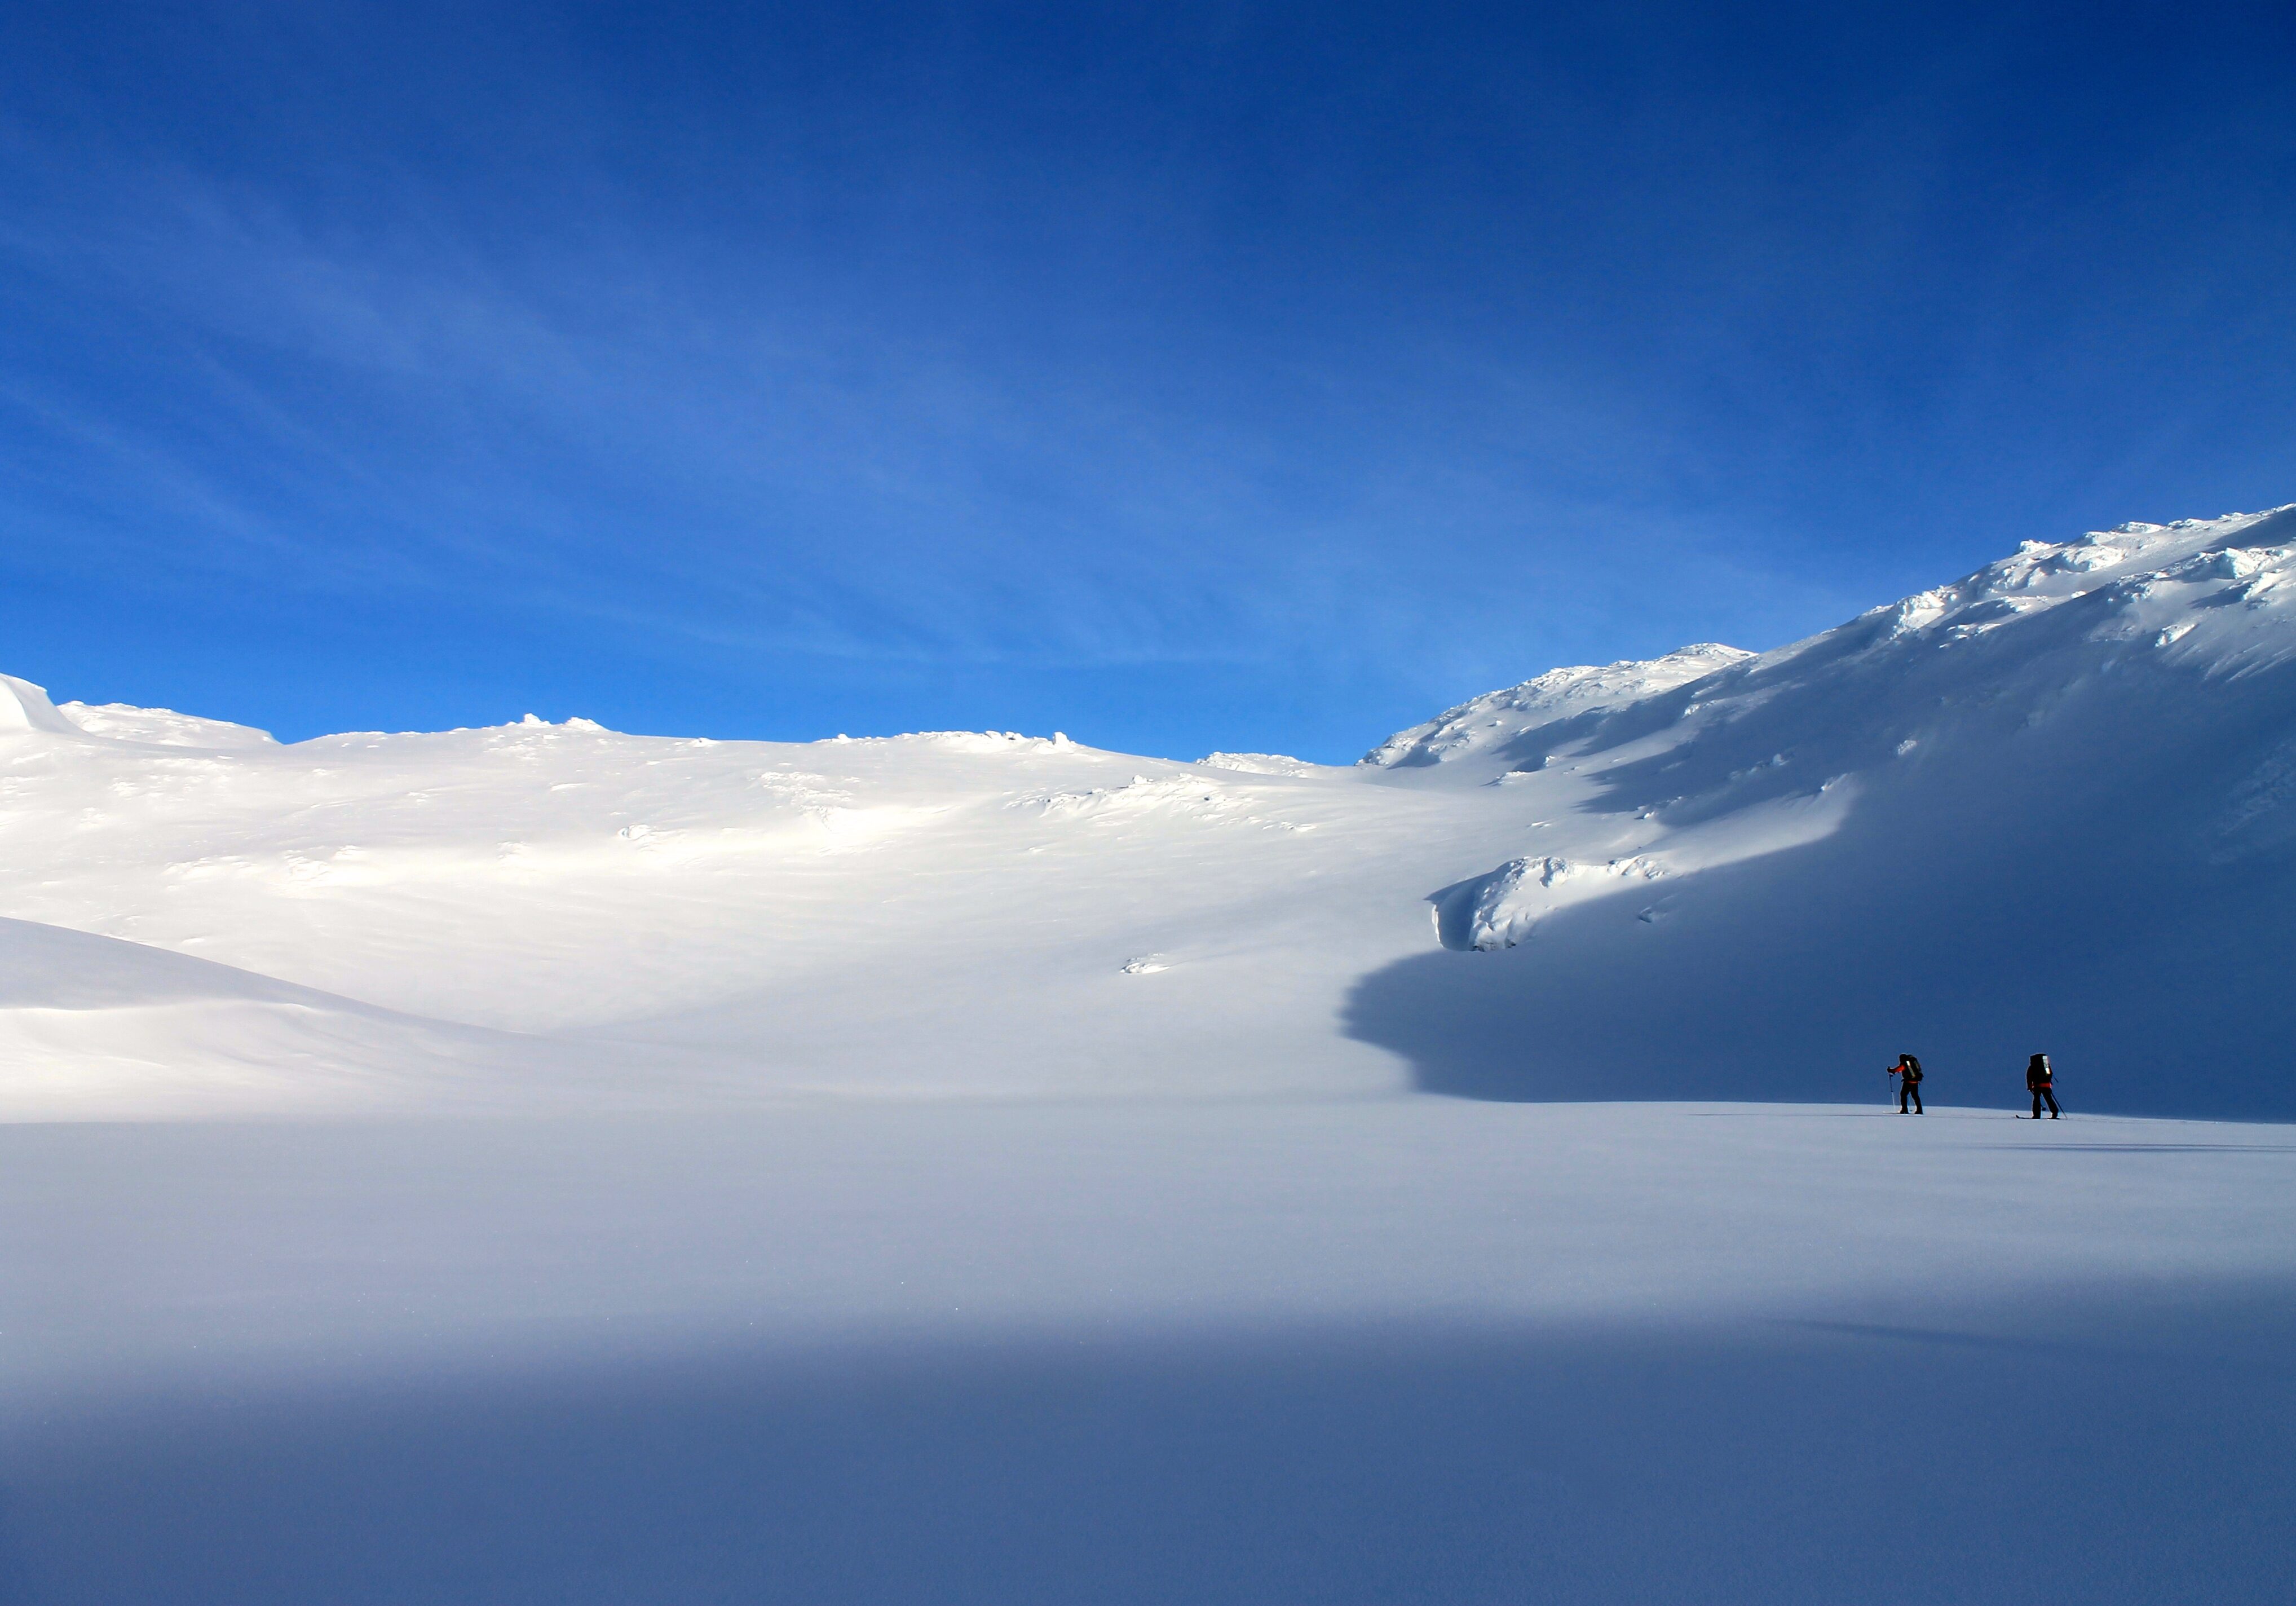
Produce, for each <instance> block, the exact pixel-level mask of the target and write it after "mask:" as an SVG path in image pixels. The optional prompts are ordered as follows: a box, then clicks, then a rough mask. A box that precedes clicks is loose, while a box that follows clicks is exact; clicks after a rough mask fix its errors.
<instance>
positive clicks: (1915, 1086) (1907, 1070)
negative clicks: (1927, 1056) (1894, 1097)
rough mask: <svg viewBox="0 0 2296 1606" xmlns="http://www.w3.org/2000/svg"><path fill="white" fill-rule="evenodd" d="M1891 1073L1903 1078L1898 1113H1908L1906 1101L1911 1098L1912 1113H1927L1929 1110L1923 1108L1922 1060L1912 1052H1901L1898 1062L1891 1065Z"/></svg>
mask: <svg viewBox="0 0 2296 1606" xmlns="http://www.w3.org/2000/svg"><path fill="white" fill-rule="evenodd" d="M1890 1075H1891V1076H1893V1077H1901V1078H1903V1079H1902V1080H1900V1081H1899V1082H1898V1114H1899V1115H1904V1114H1906V1113H1907V1110H1906V1101H1907V1099H1911V1100H1912V1101H1913V1102H1914V1108H1913V1111H1912V1113H1914V1114H1915V1115H1927V1114H1928V1113H1929V1111H1928V1110H1923V1108H1922V1062H1921V1061H1919V1060H1916V1059H1915V1058H1914V1056H1913V1055H1911V1054H1899V1055H1898V1062H1897V1063H1896V1064H1895V1065H1892V1066H1891V1067H1890Z"/></svg>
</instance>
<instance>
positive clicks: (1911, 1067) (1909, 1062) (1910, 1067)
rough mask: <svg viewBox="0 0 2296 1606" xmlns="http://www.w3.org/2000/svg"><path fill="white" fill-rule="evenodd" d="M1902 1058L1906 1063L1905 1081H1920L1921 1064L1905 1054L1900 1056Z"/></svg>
mask: <svg viewBox="0 0 2296 1606" xmlns="http://www.w3.org/2000/svg"><path fill="white" fill-rule="evenodd" d="M1902 1058H1903V1059H1904V1060H1905V1062H1906V1080H1907V1081H1908V1082H1918V1081H1920V1080H1921V1079H1922V1062H1921V1061H1919V1060H1916V1059H1915V1058H1914V1056H1913V1055H1911V1054H1906V1055H1904V1056H1902Z"/></svg>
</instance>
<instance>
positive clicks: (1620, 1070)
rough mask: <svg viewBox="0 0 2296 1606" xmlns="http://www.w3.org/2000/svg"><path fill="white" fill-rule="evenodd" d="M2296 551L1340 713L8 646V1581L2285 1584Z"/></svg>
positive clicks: (269, 1598)
mask: <svg viewBox="0 0 2296 1606" xmlns="http://www.w3.org/2000/svg"><path fill="white" fill-rule="evenodd" d="M2292 570H2296V509H2283V510H2279V511H2278V512H2272V513H2266V514H2255V515H2235V516H2230V517H2227V518H2225V519H2220V520H2209V521H2197V522H2191V521H2188V522H2185V523H2181V524H2176V525H2168V526H2154V525H2131V526H2128V527H2125V528H2124V529H2120V530H2116V531H2111V532H2104V533H2101V534H2097V535H2093V536H2089V537H2084V538H2083V539H2081V540H2079V541H2075V542H2071V543H2068V544H2064V545H2040V544H2032V545H2028V546H2027V548H2026V549H2025V550H2024V551H2022V552H2021V553H2019V554H2018V555H2017V556H2015V557H2013V558H2011V559H2007V560H2005V561H2003V562H2001V563H1997V564H1994V565H1992V566H1990V567H1989V568H1988V569H1983V570H1981V571H1980V572H1979V573H1977V574H1975V575H1972V576H1971V577H1968V578H1965V579H1964V580H1962V581H1960V582H1958V583H1956V584H1955V585H1952V586H1941V587H1939V588H1937V589H1936V590H1933V591H1930V592H1926V593H1923V594H1921V595H1919V596H1915V597H1912V598H1908V599H1907V600H1906V601H1904V602H1899V603H1897V604H1894V605H1892V606H1890V607H1888V608H1882V609H1877V610H1874V611H1873V612H1871V613H1868V614H1866V615H1865V616H1862V617H1861V618H1859V619H1855V620H1852V621H1850V622H1849V624H1846V625H1844V626H1842V627H1840V628H1838V629H1835V630H1833V631H1829V632H1826V633H1825V634H1824V635H1818V636H1815V637H1813V638H1811V639H1810V640H1808V641H1806V642H1801V643H1794V644H1792V645H1791V646H1788V647H1784V648H1781V649H1779V650H1777V651H1773V652H1767V653H1762V654H1759V655H1754V654H1746V653H1742V652H1739V651H1735V650H1733V649H1728V648H1723V647H1717V646H1712V645H1705V646H1698V647H1692V648H1685V649H1684V650H1683V651H1679V652H1677V653H1674V654H1670V655H1669V656H1668V657H1666V658H1664V659H1661V660H1654V661H1653V662H1652V663H1648V664H1621V665H1611V666H1609V667H1607V668H1578V669H1562V670H1555V671H1553V672H1551V673H1549V674H1547V675H1544V676H1539V677H1538V678H1537V679H1535V680H1532V681H1529V682H1526V683H1525V684H1522V685H1521V686H1517V687H1514V688H1512V689H1510V690H1507V691H1504V692H1494V693H1492V694H1490V695H1489V696H1487V697H1482V698H1478V699H1475V700H1473V701H1470V702H1467V703H1464V704H1462V705H1461V706H1460V707H1458V708H1456V709H1452V710H1450V711H1449V712H1447V713H1446V714H1445V715H1443V716H1441V717H1439V718H1438V719H1436V720H1433V721H1431V722H1429V723H1428V724H1427V725H1421V726H1417V727H1415V728H1414V729H1412V730H1410V731H1406V732H1402V733H1398V734H1397V735H1396V736H1395V737H1393V738H1390V740H1389V741H1388V742H1384V743H1382V744H1381V745H1380V746H1379V747H1377V748H1376V749H1374V750H1373V752H1372V753H1371V754H1370V755H1369V756H1368V757H1367V758H1366V759H1365V761H1364V762H1363V763H1362V764H1360V765H1357V766H1353V767H1351V768H1334V767H1330V766H1316V765H1310V764H1305V763H1302V762H1300V761H1299V760H1297V759H1292V758H1283V757H1281V756H1278V755H1267V754H1214V755H1212V756H1210V758H1206V759H1205V760H1203V761H1202V762H1201V763H1199V764H1183V763H1177V762H1172V761H1168V760H1160V759H1152V758H1137V757H1133V756H1128V755H1122V754H1116V753H1109V752H1103V751H1099V750H1094V749H1090V748H1087V747H1084V746H1081V745H1078V744H1077V743H1075V742H1070V740H1069V739H1068V738H1067V737H1065V736H1062V735H1054V736H1052V737H1046V738H1035V737H1029V736H1024V735H1020V734H1016V733H1000V732H988V733H946V732H944V733H923V734H919V735H913V736H902V737H894V738H886V739H871V740H864V741H849V740H845V739H841V738H840V739H839V740H836V741H832V742H815V743H808V744H769V743H753V742H708V741H692V740H670V739H663V738H651V737H641V736H630V735H624V734H620V733H614V732H611V731H607V730H604V729H602V728H601V727H599V726H598V725H594V724H591V723H589V722H587V721H582V720H574V721H569V722H567V723H566V724H563V725H546V724H544V723H542V722H540V721H538V720H534V719H532V718H531V717H529V719H527V720H525V721H521V722H520V723H518V724H514V725H501V726H496V727H492V728H488V729H482V730H464V731H453V732H444V733H420V734H416V733H399V734H385V733H354V734H347V735H339V736H331V737H324V738H321V739H319V740H316V741H312V742H298V743H293V744H281V743H278V742H273V741H271V740H270V739H269V738H268V737H267V736H266V734H265V733H262V732H259V731H254V730H251V729H249V728H248V727H245V726H241V725H229V724H225V723H223V722H220V721H216V720H210V719H203V718H199V717H192V716H187V715H182V714H177V713H173V712H169V711H165V710H145V709H132V708H126V707H122V706H119V705H107V706H102V707H90V706H87V705H85V704H80V703H72V702H67V703H64V704H62V705H61V706H59V705H57V704H55V703H53V702H52V701H50V699H49V698H48V696H47V695H46V693H45V692H43V691H42V690H41V689H40V688H38V687H37V686H34V685H31V684H29V683H27V682H24V681H21V680H13V679H4V678H0V848H4V849H5V851H4V852H0V1112H4V1114H5V1116H6V1121H5V1122H4V1124H0V1368H4V1371H0V1376H4V1378H5V1381H6V1389H5V1390H4V1393H0V1600H7V1601H16V1600H22V1601H26V1602H81V1601H86V1602H95V1601H107V1602H108V1601H120V1600H137V1601H176V1600H181V1601H215V1602H257V1603H258V1606H263V1603H269V1602H279V1603H281V1606H284V1603H285V1602H308V1601H313V1600H327V1601H330V1602H386V1601H389V1602H401V1601H404V1602H417V1601H420V1602H433V1601H489V1602H491V1601H513V1600H545V1599H546V1600H551V1601H553V1602H557V1601H564V1602H575V1601H597V1602H633V1601H676V1602H687V1601H717V1600H737V1599H739V1600H749V1599H762V1598H779V1599H801V1600H807V1601H818V1602H862V1601H896V1600H898V1601H925V1600H931V1601H952V1602H983V1603H984V1606H985V1603H987V1602H997V1603H998V1606H1005V1603H1008V1602H1037V1601H1041V1602H1072V1601H1077V1600H1093V1601H1102V1602H1110V1601H1138V1602H1169V1601H1173V1600H1183V1599H1185V1600H1190V1601H1201V1602H1268V1601H1292V1600H1300V1601H1305V1600H1316V1601H1365V1602H1370V1601H1381V1602H1387V1601H1397V1600H1428V1601H1442V1602H1472V1601H1509V1602H1513V1601H1522V1600H1543V1599H1554V1600H1573V1601H1579V1600H1589V1601H1593V1600H1602V1601H1644V1600H1657V1599H1677V1600H1716V1601H1725V1600H1726V1601H1748V1602H1755V1601H1760V1602H1832V1601H1841V1600H1853V1599H1854V1600H1860V1601H1905V1602H1915V1601H1923V1602H1926V1601H1936V1600H1948V1599H1970V1600H1978V1599H1981V1600H1988V1601H1996V1600H1998V1601H2130V1602H2138V1601H2142V1602H2155V1601H2177V1600H2192V1601H2211V1602H2215V1601H2249V1600H2255V1601H2266V1600H2280V1599H2284V1598H2285V1586H2286V1577H2287V1568H2286V1560H2287V1550H2286V1542H2285V1535H2286V1533H2287V1532H2289V1531H2290V1530H2291V1528H2292V1527H2296V1474H2292V1471H2291V1467H2290V1463H2289V1461H2288V1457H2287V1455H2286V1445H2287V1443H2288V1442H2289V1441H2290V1439H2291V1438H2292V1437H2296V1434H2292V1430H2296V1385H2292V1384H2291V1383H2290V1381H2288V1378H2287V1375H2286V1372H2287V1369H2286V1366H2285V1363H2284V1356H2285V1352H2286V1349H2287V1347H2288V1345H2289V1344H2290V1343H2291V1342H2292V1340H2296V1128H2292V1127H2289V1126H2286V1125H2278V1124H2274V1123H2276V1122H2284V1121H2286V1120H2287V1119H2288V1118H2291V1117H2292V1116H2296V1083H2292V1082H2291V1081H2290V1079H2289V1078H2288V1077H2286V1076H2285V1075H2284V1071H2283V1069H2282V1061H2283V1059H2284V1052H2285V1049H2284V1045H2285V1044H2286V1043H2287V1042H2289V1041H2291V1040H2292V1037H2296V988H2291V987H2288V986H2287V985H2286V973H2287V967H2288V963H2289V958H2290V955H2292V954H2296V914H2292V913H2291V911H2292V909H2296V899H2292V897H2291V894H2292V892H2296V874H2292V871H2296V615H2292V612H2291V608H2292V603H2291V600H2290V599H2291V597H2292V596H2296V585H2291V584H2289V583H2288V582H2287V580H2286V577H2287V576H2288V575H2289V574H2290V572H2291V571H2292ZM1907 1050H1910V1051H1912V1052H1915V1053H1920V1054H1921V1055H1922V1057H1923V1061H1924V1062H1925V1064H1927V1065H1928V1066H1929V1068H1930V1069H1931V1077H1930V1079H1929V1081H1928V1083H1927V1084H1926V1086H1925V1088H1924V1092H1925V1094H1927V1095H1929V1097H1930V1099H1931V1114H1930V1115H1928V1116H1926V1117H1923V1118H1911V1117H1907V1118H1898V1117H1896V1116H1894V1115H1890V1114H1887V1113H1885V1112H1884V1110H1883V1109H1882V1104H1883V1102H1884V1100H1885V1098H1886V1097H1887V1096H1888V1093H1889V1084H1888V1082H1887V1080H1886V1078H1885V1077H1883V1075H1882V1071H1881V1069H1880V1067H1881V1066H1882V1065H1883V1064H1884V1063H1886V1062H1887V1061H1890V1059H1892V1058H1893V1057H1894V1056H1895V1055H1896V1053H1898V1052H1900V1051H1907ZM2037 1050H2038V1051H2046V1052H2048V1053H2051V1054H2052V1055H2053V1056H2054V1060H2055V1061H2056V1064H2057V1066H2058V1068H2059V1072H2060V1080H2059V1093H2060V1096H2061V1098H2062V1100H2063V1101H2064V1102H2065V1103H2066V1105H2067V1106H2068V1108H2069V1110H2071V1115H2069V1117H2068V1118H2066V1119H2065V1120H2063V1121H2062V1122H2055V1123H2051V1124H2049V1125H2047V1126H2041V1125H2038V1124H2035V1123H2032V1122H2021V1121H2018V1120H2014V1119H2013V1118H2011V1115H2010V1113H2009V1111H2008V1108H2007V1107H2008V1106H2010V1105H2012V1104H2017V1103H2021V1102H2022V1099H2023V1093H2022V1085H2021V1075H2020V1072H2021V1067H2022V1065H2023V1063H2024V1060H2025V1056H2026V1055H2027V1054H2028V1053H2032V1052H2035V1051H2037ZM1424 1094H1451V1095H1460V1096H1452V1097H1441V1098H1436V1097H1426V1096H1423V1095H1424ZM1724 1100H1730V1101H1768V1102H1718V1101H1724ZM1571 1101H1587V1102H1571ZM2226 1117H2236V1118H2243V1121H2242V1122H2237V1123H2236V1122H2232V1121H2227V1120H2225V1119H2222V1118H2226Z"/></svg>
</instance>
